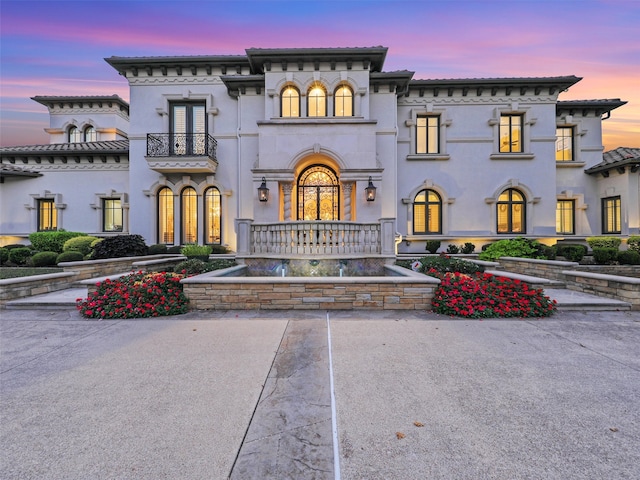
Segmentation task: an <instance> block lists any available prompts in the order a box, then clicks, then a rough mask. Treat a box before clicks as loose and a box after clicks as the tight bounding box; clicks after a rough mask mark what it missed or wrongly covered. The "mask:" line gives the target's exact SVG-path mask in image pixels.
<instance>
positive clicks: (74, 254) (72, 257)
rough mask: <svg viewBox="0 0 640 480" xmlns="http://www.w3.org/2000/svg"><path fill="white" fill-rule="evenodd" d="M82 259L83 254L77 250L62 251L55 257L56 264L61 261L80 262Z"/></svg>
mask: <svg viewBox="0 0 640 480" xmlns="http://www.w3.org/2000/svg"><path fill="white" fill-rule="evenodd" d="M82 260H84V255H82V253H81V252H79V251H77V250H69V251H68V252H62V253H60V254H59V255H58V257H57V258H56V264H57V263H62V262H81V261H82Z"/></svg>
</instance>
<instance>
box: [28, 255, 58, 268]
mask: <svg viewBox="0 0 640 480" xmlns="http://www.w3.org/2000/svg"><path fill="white" fill-rule="evenodd" d="M57 258H58V253H56V252H38V253H36V254H35V255H34V256H33V257H31V263H32V264H33V266H34V267H52V266H54V265H55V264H56V263H57V262H56V259H57Z"/></svg>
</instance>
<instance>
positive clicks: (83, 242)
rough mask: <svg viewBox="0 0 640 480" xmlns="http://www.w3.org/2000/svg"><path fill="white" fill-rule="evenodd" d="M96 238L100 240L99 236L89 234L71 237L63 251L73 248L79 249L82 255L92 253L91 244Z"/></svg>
mask: <svg viewBox="0 0 640 480" xmlns="http://www.w3.org/2000/svg"><path fill="white" fill-rule="evenodd" d="M95 240H98V237H91V236H89V235H86V236H82V237H74V238H70V239H69V240H67V241H66V242H64V245H63V247H62V251H63V252H68V251H71V250H77V251H78V252H80V253H82V255H84V256H86V255H89V254H90V253H91V244H92V243H93V242H94V241H95Z"/></svg>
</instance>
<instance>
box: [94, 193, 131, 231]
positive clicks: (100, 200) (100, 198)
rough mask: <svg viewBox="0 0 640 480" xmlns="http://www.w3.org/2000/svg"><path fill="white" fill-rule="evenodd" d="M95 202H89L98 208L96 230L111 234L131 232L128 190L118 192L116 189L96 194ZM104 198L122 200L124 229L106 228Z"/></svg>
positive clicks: (95, 208)
mask: <svg viewBox="0 0 640 480" xmlns="http://www.w3.org/2000/svg"><path fill="white" fill-rule="evenodd" d="M94 197H95V201H94V203H91V204H89V206H90V207H91V208H93V209H94V210H97V213H98V215H97V227H98V228H97V229H96V232H100V233H101V234H105V235H109V234H111V233H117V234H121V233H128V232H129V194H128V193H126V192H117V191H115V190H107V191H106V192H104V193H96V194H94ZM104 200H120V207H121V208H122V230H119V231H107V230H104V212H103V206H104Z"/></svg>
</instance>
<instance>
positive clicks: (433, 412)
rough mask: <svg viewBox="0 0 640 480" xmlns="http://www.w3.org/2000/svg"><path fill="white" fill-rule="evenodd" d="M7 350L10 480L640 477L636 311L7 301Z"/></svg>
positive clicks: (5, 434) (2, 333) (1, 437)
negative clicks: (129, 308)
mask: <svg viewBox="0 0 640 480" xmlns="http://www.w3.org/2000/svg"><path fill="white" fill-rule="evenodd" d="M329 340H330V341H331V344H330V348H329ZM0 349H1V350H0V351H1V356H0V372H1V374H0V380H1V383H0V385H1V431H0V451H1V452H2V454H1V458H0V462H1V464H0V478H2V479H7V480H9V479H163V478H167V479H226V478H229V477H230V478H232V479H236V478H237V479H254V478H255V479H269V478H273V479H278V480H280V479H286V478H292V479H338V478H341V479H385V480H388V479H403V480H406V479H425V478H429V479H479V478H482V479H596V478H606V479H625V478H629V479H631V478H640V411H639V407H640V400H639V399H640V314H639V313H638V312H602V313H582V312H563V313H559V314H557V315H556V316H554V317H552V318H551V319H542V320H519V319H515V320H513V319H510V320H507V319H498V320H484V321H477V320H469V321H466V320H457V319H449V318H446V317H442V316H439V315H433V314H413V313H408V314H406V313H401V312H383V313H374V312H307V313H298V312H193V313H189V314H186V315H183V316H176V317H167V318H164V319H160V320H157V319H154V320H125V321H93V320H85V319H82V318H81V317H79V316H78V314H77V313H76V312H74V311H65V310H52V311H42V310H34V311H23V310H15V311H9V310H4V311H0ZM336 451H337V452H339V453H338V455H337V456H335V455H334V453H335V452H336Z"/></svg>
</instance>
